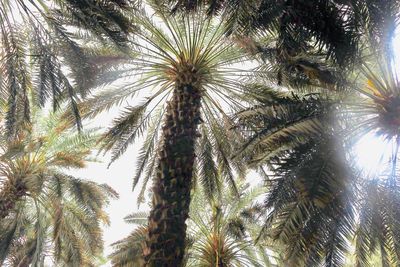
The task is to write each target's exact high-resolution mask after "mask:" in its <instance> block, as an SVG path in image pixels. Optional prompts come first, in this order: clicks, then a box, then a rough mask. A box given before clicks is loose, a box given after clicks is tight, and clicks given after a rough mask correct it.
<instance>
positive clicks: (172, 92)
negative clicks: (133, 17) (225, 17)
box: [80, 4, 246, 266]
mask: <svg viewBox="0 0 400 267" xmlns="http://www.w3.org/2000/svg"><path fill="white" fill-rule="evenodd" d="M152 8H153V9H154V10H155V11H156V13H155V14H156V15H157V16H158V17H157V19H158V20H159V21H158V22H159V24H161V22H162V23H163V26H162V28H161V27H159V24H157V23H155V22H153V21H152V20H151V19H149V18H148V17H147V16H142V17H140V18H137V21H138V22H139V24H140V25H141V26H142V28H141V29H140V30H139V32H138V34H137V36H136V37H137V40H135V41H133V43H134V47H133V48H132V54H134V57H133V58H132V59H130V60H126V61H125V64H124V65H123V66H121V67H120V68H117V69H116V70H115V71H114V72H111V73H108V74H107V75H106V76H104V77H103V78H100V80H99V83H100V82H101V81H102V80H103V81H104V82H106V83H108V82H109V81H110V77H112V79H117V78H124V77H125V78H126V77H129V80H128V81H126V80H120V81H121V82H124V84H125V86H123V87H121V88H119V89H115V90H105V91H102V92H100V93H98V94H97V95H95V97H93V98H91V99H88V100H86V101H84V102H83V103H82V104H81V106H80V108H81V112H82V114H84V116H86V117H93V116H95V115H96V114H98V113H99V112H102V111H104V110H107V109H109V108H111V107H112V106H113V105H115V104H121V103H122V102H123V101H125V100H126V99H128V98H129V97H133V96H135V93H136V92H138V91H140V92H141V93H142V94H144V95H145V96H146V91H147V95H150V96H147V97H146V98H145V101H144V102H143V103H141V104H139V105H137V106H128V107H126V109H125V111H124V112H123V113H122V115H121V116H120V117H118V118H117V119H115V121H114V125H113V126H112V127H111V128H110V129H109V130H108V131H107V133H106V134H105V135H104V137H103V141H104V149H105V150H112V153H113V157H112V161H114V160H116V159H117V158H118V157H119V156H120V155H121V154H122V153H123V152H124V151H125V150H126V148H127V147H128V145H129V144H130V143H132V142H133V141H134V140H135V139H136V138H137V137H138V136H140V135H141V134H142V133H143V132H144V131H145V130H146V129H147V136H146V138H145V141H144V146H143V148H142V150H141V152H140V157H139V160H138V163H137V166H138V168H137V173H136V175H135V178H134V186H135V185H136V184H137V183H138V180H139V178H140V177H141V175H142V174H143V180H144V187H143V188H145V186H146V184H147V181H149V180H150V178H153V177H154V186H153V200H152V207H153V210H152V212H151V213H150V216H149V228H148V231H149V235H148V238H147V242H146V243H147V245H146V247H147V249H146V250H145V251H144V253H145V255H146V264H147V265H149V266H180V265H181V262H182V259H183V255H184V250H183V248H184V243H185V236H186V234H185V233H186V225H185V221H186V219H187V217H188V212H189V205H190V192H191V189H192V187H193V184H194V183H193V180H194V169H193V167H194V166H196V172H197V175H196V177H198V178H199V179H200V181H201V183H202V184H203V185H204V186H205V187H206V190H205V192H207V194H208V195H210V196H211V195H212V194H211V192H213V191H218V190H220V189H221V185H220V182H219V181H218V177H217V174H218V173H219V172H220V173H221V174H222V175H221V177H222V178H223V179H226V180H228V181H229V185H230V186H231V187H232V189H233V190H236V188H235V181H234V175H233V174H234V171H237V172H239V174H242V173H243V169H242V167H241V166H240V164H231V162H230V160H229V153H230V149H231V144H230V143H229V142H228V140H229V139H231V138H235V133H234V132H231V131H229V129H230V127H231V124H230V119H229V117H228V116H227V115H226V113H227V110H228V109H229V108H231V106H234V105H241V104H240V100H239V99H240V95H241V93H242V92H243V87H242V85H241V83H240V78H241V77H242V76H244V74H246V71H240V68H241V67H240V66H238V64H237V63H240V62H242V61H243V60H245V59H246V57H245V56H244V55H243V54H242V53H241V51H240V50H239V49H237V48H236V47H235V46H234V45H233V43H232V41H230V40H229V39H227V38H226V37H225V35H224V32H225V30H224V27H223V25H221V24H217V22H216V21H214V20H209V19H207V18H206V16H204V15H203V14H202V13H198V14H194V15H192V16H183V17H170V16H167V15H165V12H163V11H164V10H163V9H162V7H159V6H157V5H156V4H154V5H152ZM143 13H144V11H143ZM165 31H166V32H165ZM234 64H236V66H235V65H234ZM143 91H144V92H143ZM162 120H163V121H164V122H163V123H162ZM203 122H204V123H203ZM196 155H197V158H196ZM215 160H216V162H217V163H215ZM233 168H234V169H233ZM142 192H144V191H143V190H142ZM141 195H143V193H141Z"/></svg>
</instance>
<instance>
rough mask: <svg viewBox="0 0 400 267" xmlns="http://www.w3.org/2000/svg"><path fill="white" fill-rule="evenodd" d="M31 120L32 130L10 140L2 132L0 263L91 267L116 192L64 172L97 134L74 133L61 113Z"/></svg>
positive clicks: (80, 161)
mask: <svg viewBox="0 0 400 267" xmlns="http://www.w3.org/2000/svg"><path fill="white" fill-rule="evenodd" d="M2 114H3V113H2ZM33 114H34V115H35V116H33V118H32V124H30V125H29V126H26V128H25V129H24V130H23V129H20V130H19V132H18V135H17V136H16V138H14V139H13V140H12V141H11V142H10V140H9V138H8V136H7V134H6V132H5V131H4V128H2V129H1V136H0V148H1V152H0V262H1V264H2V265H3V264H5V266H30V265H31V264H32V265H33V266H38V265H42V264H43V262H44V261H48V260H52V261H53V262H54V264H56V265H57V266H94V265H93V262H94V260H95V257H97V256H99V255H100V254H101V253H102V250H103V242H102V229H101V227H102V224H107V223H109V221H108V216H107V214H106V213H105V211H104V208H105V206H106V205H107V203H108V201H109V199H110V198H113V197H116V196H117V194H116V193H115V192H114V191H113V190H112V189H111V188H110V187H108V186H107V185H104V184H103V185H99V184H96V183H94V182H91V181H87V180H81V179H78V178H76V177H74V176H72V175H70V174H68V169H71V168H83V167H84V166H85V164H86V162H87V161H89V160H90V158H91V156H90V154H91V148H92V147H93V145H94V144H95V142H96V138H97V134H95V132H94V131H93V130H87V131H83V132H81V134H77V133H74V127H73V126H74V125H73V124H71V123H69V122H66V121H63V120H61V119H60V117H61V114H59V113H58V114H52V115H47V116H43V114H40V113H38V112H36V113H33ZM1 121H2V122H3V121H4V117H2V118H1ZM1 125H2V126H1V127H5V126H3V125H4V124H1Z"/></svg>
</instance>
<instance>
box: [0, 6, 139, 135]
mask: <svg viewBox="0 0 400 267" xmlns="http://www.w3.org/2000/svg"><path fill="white" fill-rule="evenodd" d="M135 2H136V1H129V0H126V1H125V0H122V1H121V0H116V1H114V0H109V1H95V0H88V1H72V0H56V1H42V0H29V1H23V0H16V1H9V0H2V1H0V40H1V44H0V58H1V59H2V60H1V64H0V69H1V72H2V77H1V84H0V98H1V101H2V102H3V101H4V102H6V103H7V105H8V107H7V110H6V112H7V116H6V125H7V127H6V129H5V130H6V131H7V132H8V133H9V136H12V135H15V134H16V132H17V129H18V126H19V125H21V124H23V123H25V122H29V120H30V114H29V113H30V106H32V105H33V106H43V105H44V104H45V103H47V100H51V102H52V106H53V108H54V109H57V108H58V106H59V105H60V104H61V103H62V101H63V100H68V101H69V103H70V106H71V109H72V110H74V114H75V117H76V120H77V124H78V126H81V125H80V120H79V114H78V110H77V106H76V103H77V102H78V101H79V98H80V97H83V96H85V94H87V89H88V87H90V85H91V84H92V83H93V82H94V74H95V73H96V72H97V71H98V68H99V66H97V64H95V62H93V59H94V57H95V55H94V54H90V53H88V51H86V50H84V49H83V48H82V46H81V43H82V39H83V41H86V40H85V39H86V38H88V37H90V36H93V37H94V38H96V40H97V43H99V42H102V43H104V44H110V43H111V44H112V45H113V46H116V47H118V48H119V49H120V50H122V49H124V48H125V47H126V41H127V35H128V34H129V33H130V32H132V30H133V24H132V21H131V20H130V19H129V18H128V17H126V16H125V12H126V11H127V10H132V9H134V7H135V5H136V4H135ZM66 66H68V70H67V68H66ZM31 96H33V97H31ZM32 102H33V103H32Z"/></svg>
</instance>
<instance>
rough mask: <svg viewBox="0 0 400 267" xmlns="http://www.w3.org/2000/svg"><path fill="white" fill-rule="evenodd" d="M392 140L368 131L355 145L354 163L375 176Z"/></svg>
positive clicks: (399, 37)
mask: <svg viewBox="0 0 400 267" xmlns="http://www.w3.org/2000/svg"><path fill="white" fill-rule="evenodd" d="M393 48H394V53H395V62H396V71H397V73H399V74H400V30H397V34H396V37H395V38H394V45H393ZM392 141H393V140H390V141H389V140H387V139H385V138H383V137H380V136H379V135H378V134H376V133H373V132H369V133H368V134H366V135H364V136H363V137H362V138H361V139H360V140H359V141H358V142H357V144H356V145H355V155H356V157H357V160H356V163H357V165H358V167H359V168H360V169H361V170H362V172H363V173H364V174H365V175H366V176H367V177H370V178H372V177H377V176H379V174H380V173H382V172H383V171H384V168H385V166H386V164H385V163H388V162H389V161H390V157H391V156H392V151H393V149H392Z"/></svg>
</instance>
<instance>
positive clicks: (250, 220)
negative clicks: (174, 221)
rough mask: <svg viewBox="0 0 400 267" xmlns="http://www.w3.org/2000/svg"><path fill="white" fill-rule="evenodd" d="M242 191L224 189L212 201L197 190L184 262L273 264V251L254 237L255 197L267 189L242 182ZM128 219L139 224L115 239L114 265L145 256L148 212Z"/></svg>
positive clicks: (134, 263)
mask: <svg viewBox="0 0 400 267" xmlns="http://www.w3.org/2000/svg"><path fill="white" fill-rule="evenodd" d="M239 191H240V198H237V196H236V195H234V194H231V193H228V192H225V193H224V194H222V195H221V196H220V198H219V199H218V200H217V201H215V202H214V203H209V200H208V199H206V198H205V197H204V194H202V192H201V190H198V191H196V193H195V194H194V196H193V201H192V203H191V211H190V219H189V221H188V232H189V234H188V242H187V245H186V249H185V252H186V253H185V260H184V266H274V265H273V263H272V262H273V261H274V260H273V255H271V254H269V253H267V250H266V248H265V247H262V246H257V245H254V243H253V239H252V238H254V237H255V236H256V232H257V231H258V230H259V226H258V225H257V220H256V216H257V214H258V208H259V207H258V204H257V203H256V202H255V200H254V199H255V198H257V197H259V196H261V195H262V194H263V193H265V190H264V189H263V188H262V187H259V188H257V189H249V188H248V187H247V186H245V185H242V186H239ZM205 203H208V205H205ZM126 221H127V222H128V223H133V224H137V225H140V226H139V227H137V228H136V230H135V231H133V232H132V233H131V234H130V235H129V236H128V237H127V238H125V239H123V240H120V241H118V242H116V243H114V245H113V246H114V252H113V253H112V254H111V255H110V257H111V261H112V264H113V266H138V265H139V263H140V262H141V261H142V260H143V259H142V246H141V243H142V242H143V240H144V239H145V236H146V233H147V228H146V226H145V224H146V222H147V221H146V213H135V214H132V215H130V216H128V217H126ZM253 232H254V233H253ZM253 234H255V235H253ZM270 248H271V247H270Z"/></svg>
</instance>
